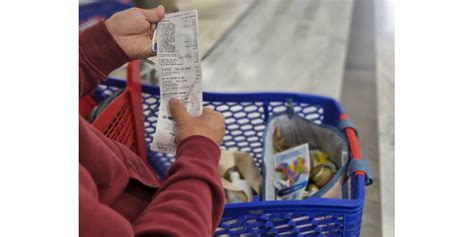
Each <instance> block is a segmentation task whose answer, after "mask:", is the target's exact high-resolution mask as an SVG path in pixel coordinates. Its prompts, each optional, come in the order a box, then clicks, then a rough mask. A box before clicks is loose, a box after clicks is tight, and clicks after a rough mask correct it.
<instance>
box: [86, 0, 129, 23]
mask: <svg viewBox="0 0 474 237" xmlns="http://www.w3.org/2000/svg"><path fill="white" fill-rule="evenodd" d="M131 7H133V5H132V4H131V3H121V2H117V1H105V2H93V3H85V4H81V5H79V25H81V24H82V23H85V22H87V21H89V20H94V19H97V20H98V19H104V20H105V19H107V18H109V17H111V16H112V15H113V14H114V13H116V12H119V11H123V10H125V9H128V8H131Z"/></svg>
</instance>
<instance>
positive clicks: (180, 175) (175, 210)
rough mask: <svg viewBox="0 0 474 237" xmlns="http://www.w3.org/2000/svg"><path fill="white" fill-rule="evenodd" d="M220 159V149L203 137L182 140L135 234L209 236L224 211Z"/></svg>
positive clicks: (139, 219) (135, 225) (140, 219)
mask: <svg viewBox="0 0 474 237" xmlns="http://www.w3.org/2000/svg"><path fill="white" fill-rule="evenodd" d="M219 157H220V150H219V147H218V146H217V145H216V144H215V143H214V142H213V141H211V140H210V139H208V138H206V137H202V136H192V137H189V138H187V139H185V140H184V141H182V142H181V143H180V145H179V147H178V150H177V155H176V162H175V163H174V164H173V166H172V167H171V168H170V170H169V171H168V174H167V177H166V179H165V181H164V183H163V184H162V186H161V187H160V190H159V191H158V193H157V195H156V197H155V198H154V199H153V201H152V202H151V203H150V205H149V206H148V208H147V209H145V211H144V212H143V213H142V215H141V216H140V217H139V218H138V219H137V220H136V221H135V223H134V230H135V233H136V234H137V235H139V236H142V235H143V236H155V235H154V234H158V233H159V236H212V234H213V233H214V231H215V229H216V228H217V225H218V224H219V221H220V218H221V216H222V212H223V209H224V190H223V188H222V184H221V182H220V177H219V173H218V171H217V166H218V163H219ZM156 236H158V235H156Z"/></svg>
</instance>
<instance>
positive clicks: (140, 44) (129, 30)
mask: <svg viewBox="0 0 474 237" xmlns="http://www.w3.org/2000/svg"><path fill="white" fill-rule="evenodd" d="M164 16H165V9H164V8H163V6H158V7H157V8H154V9H140V8H136V7H134V8H130V9H128V10H125V11H121V12H118V13H115V14H114V15H113V16H112V17H110V18H109V19H107V20H106V21H105V26H106V27H107V29H108V30H109V32H110V34H111V35H112V36H113V37H114V39H115V41H117V43H118V45H119V46H120V47H121V48H122V49H123V51H124V52H125V53H126V54H127V55H128V57H129V58H130V59H132V60H133V59H142V58H148V57H151V56H153V52H152V50H151V40H152V37H153V31H154V23H156V22H159V21H160V20H161V19H163V17H164Z"/></svg>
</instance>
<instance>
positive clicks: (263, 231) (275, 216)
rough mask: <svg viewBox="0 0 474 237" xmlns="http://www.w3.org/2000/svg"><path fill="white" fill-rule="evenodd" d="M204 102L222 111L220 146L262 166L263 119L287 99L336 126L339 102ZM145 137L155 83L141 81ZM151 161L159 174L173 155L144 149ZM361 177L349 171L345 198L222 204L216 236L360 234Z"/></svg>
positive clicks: (271, 98)
mask: <svg viewBox="0 0 474 237" xmlns="http://www.w3.org/2000/svg"><path fill="white" fill-rule="evenodd" d="M125 85H126V82H125V81H122V80H116V79H108V80H106V81H105V82H104V83H103V84H102V85H101V86H100V87H99V89H98V92H99V93H97V94H96V97H95V98H96V100H100V99H101V98H105V97H106V96H108V95H110V94H112V93H113V92H115V91H117V90H118V89H120V88H124V87H125ZM203 98H204V101H205V102H204V105H205V106H210V107H212V108H213V109H214V110H216V111H219V112H221V113H223V114H224V116H225V118H226V120H225V122H226V135H225V137H224V141H223V143H222V147H224V148H226V149H238V150H241V151H245V152H248V153H249V154H251V155H252V156H253V157H254V159H255V162H256V164H257V166H258V167H259V169H262V166H263V165H262V151H263V148H262V145H263V143H262V136H263V131H264V129H265V123H266V120H267V119H268V118H269V117H270V116H271V115H272V114H274V113H278V112H283V111H285V110H286V109H287V106H286V105H285V103H286V102H287V101H288V99H291V100H292V103H293V106H294V107H293V108H294V111H295V113H298V114H300V115H301V116H304V117H305V118H307V119H309V120H311V121H313V122H315V123H318V124H327V125H332V126H335V127H337V125H338V123H339V117H340V115H341V114H343V110H342V107H341V106H340V105H339V104H338V103H337V102H336V101H335V100H333V99H331V98H328V97H323V96H316V95H308V94H298V93H242V94H235V93H234V94H227V93H206V92H205V93H204V97H203ZM142 99H143V100H142V102H143V112H144V121H145V139H146V143H147V144H148V148H149V145H150V143H151V141H152V137H153V134H154V132H155V123H156V121H157V111H158V108H159V102H160V91H159V88H158V87H154V86H149V85H143V86H142ZM148 159H149V162H150V164H151V166H152V167H153V168H154V169H155V171H156V172H157V173H158V175H159V176H160V177H162V178H163V177H164V176H165V174H166V171H167V170H168V168H169V167H170V166H171V164H172V163H173V162H174V156H172V155H169V154H164V153H159V152H153V151H151V150H149V149H148ZM364 182H365V180H364V176H355V175H352V176H351V180H350V195H349V196H350V198H349V199H325V198H310V199H305V200H300V201H258V200H257V201H254V202H250V203H232V204H226V206H225V210H224V215H223V217H222V219H221V223H220V225H219V227H218V229H217V230H216V232H215V235H216V236H359V232H360V226H361V220H362V212H363V206H364Z"/></svg>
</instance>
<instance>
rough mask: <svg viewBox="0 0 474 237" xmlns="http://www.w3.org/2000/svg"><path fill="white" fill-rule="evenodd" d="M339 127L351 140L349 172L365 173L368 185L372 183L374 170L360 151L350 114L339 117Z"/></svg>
mask: <svg viewBox="0 0 474 237" xmlns="http://www.w3.org/2000/svg"><path fill="white" fill-rule="evenodd" d="M339 119H340V122H339V127H340V128H341V129H342V130H343V131H344V133H345V134H346V137H347V140H348V141H349V150H350V152H351V161H350V163H349V172H350V173H354V174H355V175H364V176H365V183H366V185H369V184H372V180H373V177H372V172H371V170H370V167H369V165H368V163H367V161H366V160H365V159H364V158H363V156H362V152H361V151H360V147H359V141H358V140H357V132H356V129H355V127H354V125H353V124H352V122H351V121H350V120H349V116H347V115H346V114H341V116H340V117H339Z"/></svg>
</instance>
